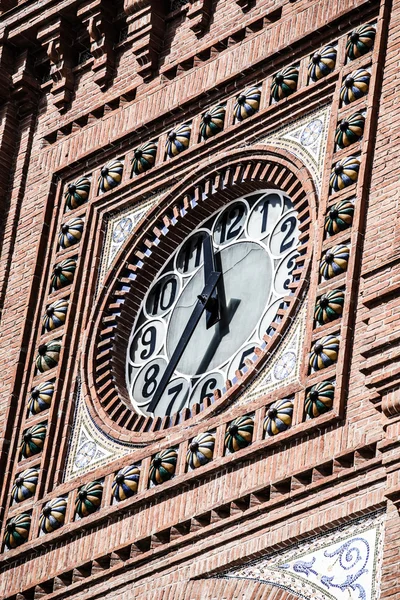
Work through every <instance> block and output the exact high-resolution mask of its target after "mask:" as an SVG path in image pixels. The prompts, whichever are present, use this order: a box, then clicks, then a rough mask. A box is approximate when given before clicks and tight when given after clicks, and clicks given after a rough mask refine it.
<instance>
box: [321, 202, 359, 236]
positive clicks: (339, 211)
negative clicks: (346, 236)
mask: <svg viewBox="0 0 400 600" xmlns="http://www.w3.org/2000/svg"><path fill="white" fill-rule="evenodd" d="M353 216H354V204H353V203H352V202H349V200H342V201H341V202H338V203H337V204H335V205H334V206H332V207H331V208H330V210H329V212H328V214H327V215H326V217H325V231H326V232H327V233H328V234H329V235H331V236H332V235H335V234H336V233H339V232H340V231H344V230H345V229H348V228H349V227H351V225H352V223H353Z"/></svg>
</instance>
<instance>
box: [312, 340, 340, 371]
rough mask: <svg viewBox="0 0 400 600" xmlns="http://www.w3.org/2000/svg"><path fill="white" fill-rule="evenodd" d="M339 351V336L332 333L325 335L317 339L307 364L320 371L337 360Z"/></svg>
mask: <svg viewBox="0 0 400 600" xmlns="http://www.w3.org/2000/svg"><path fill="white" fill-rule="evenodd" d="M338 352H339V338H337V337H336V336H334V335H326V336H325V337H323V338H321V339H320V340H318V341H317V342H316V343H315V344H314V346H313V348H312V350H311V352H310V359H309V364H310V368H311V369H312V370H313V371H320V370H321V369H325V368H326V367H330V366H331V365H333V364H335V362H337V358H338Z"/></svg>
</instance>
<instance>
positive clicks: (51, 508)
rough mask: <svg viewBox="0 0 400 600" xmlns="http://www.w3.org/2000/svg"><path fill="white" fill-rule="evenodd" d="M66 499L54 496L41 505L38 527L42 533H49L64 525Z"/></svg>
mask: <svg viewBox="0 0 400 600" xmlns="http://www.w3.org/2000/svg"><path fill="white" fill-rule="evenodd" d="M66 510H67V501H66V499H65V498H54V499H53V500H50V502H48V503H47V504H46V506H44V507H43V509H42V512H41V514H40V517H39V527H40V529H41V530H42V531H43V533H51V532H52V531H55V530H56V529H58V528H59V527H62V526H63V525H64V521H65V511H66Z"/></svg>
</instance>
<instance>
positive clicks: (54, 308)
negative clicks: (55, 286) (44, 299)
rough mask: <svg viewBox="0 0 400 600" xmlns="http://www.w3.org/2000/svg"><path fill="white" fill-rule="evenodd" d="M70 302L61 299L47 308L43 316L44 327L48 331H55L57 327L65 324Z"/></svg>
mask: <svg viewBox="0 0 400 600" xmlns="http://www.w3.org/2000/svg"><path fill="white" fill-rule="evenodd" d="M67 310H68V301H67V300H64V299H61V300H56V301H55V302H53V303H52V304H50V306H48V307H47V309H46V312H45V313H44V315H43V327H44V328H45V330H46V331H53V329H57V327H61V326H62V325H64V323H65V318H66V316H67Z"/></svg>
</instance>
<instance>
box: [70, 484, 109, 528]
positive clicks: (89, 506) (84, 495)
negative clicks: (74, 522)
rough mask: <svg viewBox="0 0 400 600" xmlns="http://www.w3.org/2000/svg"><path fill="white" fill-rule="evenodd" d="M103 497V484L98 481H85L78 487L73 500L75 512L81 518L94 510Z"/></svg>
mask: <svg viewBox="0 0 400 600" xmlns="http://www.w3.org/2000/svg"><path fill="white" fill-rule="evenodd" d="M102 497H103V484H102V483H101V482H100V481H93V482H92V483H87V484H86V485H84V486H82V487H81V488H80V489H79V492H78V494H77V497H76V501H75V513H76V514H77V515H78V517H80V518H81V519H83V518H84V517H87V516H88V515H90V514H92V513H94V512H96V510H98V508H99V507H100V504H101V499H102Z"/></svg>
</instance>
